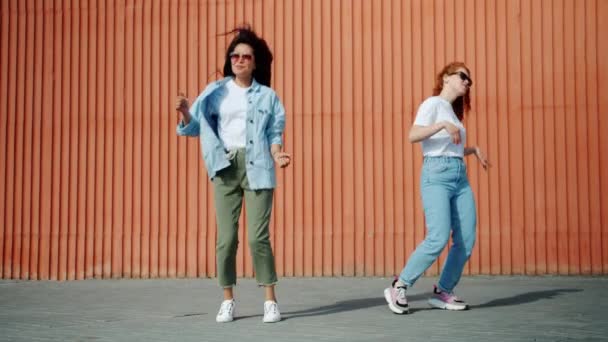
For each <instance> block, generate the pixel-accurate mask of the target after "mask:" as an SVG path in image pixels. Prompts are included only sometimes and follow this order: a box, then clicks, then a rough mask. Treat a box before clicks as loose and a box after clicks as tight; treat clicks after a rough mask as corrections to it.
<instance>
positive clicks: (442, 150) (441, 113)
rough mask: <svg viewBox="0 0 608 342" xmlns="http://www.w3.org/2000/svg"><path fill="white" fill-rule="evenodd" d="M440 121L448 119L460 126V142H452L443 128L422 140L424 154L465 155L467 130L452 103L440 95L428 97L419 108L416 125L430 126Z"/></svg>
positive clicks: (428, 155) (429, 155) (430, 155)
mask: <svg viewBox="0 0 608 342" xmlns="http://www.w3.org/2000/svg"><path fill="white" fill-rule="evenodd" d="M440 121H447V122H450V123H452V124H454V125H455V126H456V127H458V128H460V144H458V145H456V144H454V143H452V139H451V138H450V134H449V133H448V132H447V131H446V130H445V129H442V130H441V131H439V132H437V133H435V134H434V135H432V136H430V137H429V138H427V139H425V140H422V154H423V155H424V156H425V157H439V156H443V157H464V146H465V143H466V130H465V129H464V126H463V125H462V122H460V120H458V117H457V116H456V113H454V109H452V104H451V103H450V102H449V101H447V100H445V99H444V98H442V97H439V96H432V97H429V98H428V99H426V100H425V101H424V102H422V104H421V105H420V108H418V113H417V114H416V119H415V120H414V125H417V126H430V125H432V124H434V123H437V122H440Z"/></svg>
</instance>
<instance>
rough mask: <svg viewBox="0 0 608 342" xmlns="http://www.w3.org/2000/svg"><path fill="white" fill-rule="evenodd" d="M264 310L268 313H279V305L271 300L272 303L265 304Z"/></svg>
mask: <svg viewBox="0 0 608 342" xmlns="http://www.w3.org/2000/svg"><path fill="white" fill-rule="evenodd" d="M264 310H265V311H266V313H273V314H275V313H277V311H278V305H277V303H276V302H271V303H270V304H267V305H264Z"/></svg>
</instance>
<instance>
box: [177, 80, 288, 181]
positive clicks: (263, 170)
mask: <svg viewBox="0 0 608 342" xmlns="http://www.w3.org/2000/svg"><path fill="white" fill-rule="evenodd" d="M230 79H231V77H226V78H224V79H221V80H219V81H215V82H212V83H210V84H209V85H208V86H207V87H206V88H205V90H204V91H203V92H202V93H201V94H200V95H199V96H198V98H197V99H196V100H195V101H194V103H193V104H192V106H191V107H190V116H191V120H190V122H189V123H188V125H184V124H183V122H180V123H179V124H178V125H177V135H180V136H191V137H196V136H200V141H201V149H202V153H203V160H204V161H205V167H206V168H207V174H208V176H209V178H210V179H211V180H213V177H215V176H216V175H217V173H218V172H219V171H220V170H222V169H225V168H227V167H228V166H230V160H228V159H227V157H226V149H225V147H224V144H223V142H222V141H221V139H220V138H219V134H218V123H219V103H220V102H221V96H222V94H224V93H225V92H224V91H222V90H223V89H222V88H223V87H225V85H226V83H227V82H228V81H229V80H230ZM247 104H248V108H247V122H246V138H247V140H246V144H247V145H246V147H245V159H246V163H247V165H246V167H247V180H248V181H249V186H250V187H251V189H252V190H258V189H273V188H274V187H275V186H276V175H275V170H274V160H273V158H272V155H271V154H270V145H272V144H278V145H282V144H283V140H282V138H281V136H282V134H283V130H284V128H285V109H284V108H283V104H281V101H280V100H279V98H278V96H277V95H276V93H275V92H274V90H272V89H271V88H269V87H266V86H264V85H261V84H259V83H257V82H256V81H255V80H253V82H252V84H251V87H250V88H249V90H248V91H247Z"/></svg>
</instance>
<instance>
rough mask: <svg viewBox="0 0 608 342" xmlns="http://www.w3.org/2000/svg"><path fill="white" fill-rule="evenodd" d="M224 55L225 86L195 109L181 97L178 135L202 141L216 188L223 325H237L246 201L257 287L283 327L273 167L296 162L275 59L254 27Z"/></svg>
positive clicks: (272, 318) (238, 34)
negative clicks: (288, 143) (287, 140)
mask: <svg viewBox="0 0 608 342" xmlns="http://www.w3.org/2000/svg"><path fill="white" fill-rule="evenodd" d="M229 34H235V37H234V39H233V40H232V42H231V43H230V45H229V46H228V49H227V50H226V57H225V63H224V76H225V78H223V79H221V80H219V81H216V82H212V83H211V84H209V85H208V86H207V87H206V89H205V90H204V91H203V92H202V93H201V94H200V95H199V96H198V98H197V99H196V100H195V101H194V103H193V104H192V106H191V107H189V106H188V101H187V99H186V98H185V97H184V96H178V98H177V103H176V109H177V110H178V112H179V113H180V116H181V121H180V123H179V124H178V126H177V134H178V135H182V136H200V139H201V146H202V153H203V160H204V162H205V167H206V169H207V173H208V176H209V178H210V179H211V182H212V183H213V188H214V199H215V207H216V217H217V241H216V257H217V274H218V281H219V284H220V286H221V287H222V288H223V291H224V301H223V302H222V303H221V305H220V310H219V312H218V314H217V316H216V321H217V322H230V321H232V320H233V319H234V312H235V305H236V303H235V301H234V293H233V286H234V285H236V251H237V245H238V227H239V217H240V214H241V208H242V205H243V198H244V200H245V205H246V207H247V211H246V212H247V227H248V239H249V241H248V243H249V246H250V248H251V254H252V259H253V264H254V270H255V276H256V280H257V282H258V284H259V285H260V286H264V287H265V295H266V301H265V302H264V318H263V321H264V322H268V323H271V322H278V321H280V320H281V314H280V311H279V308H278V305H277V300H276V297H275V291H274V286H275V284H276V282H277V275H276V270H275V262H274V256H273V254H272V247H271V245H270V233H269V229H268V227H269V224H270V216H271V209H272V200H273V192H274V188H275V186H276V175H275V164H276V165H278V166H279V167H286V166H288V165H289V163H290V161H291V157H290V155H289V154H287V153H285V152H282V151H281V147H282V144H283V141H282V134H283V130H284V128H285V110H284V108H283V105H282V104H281V101H280V100H279V98H278V96H277V95H276V93H275V92H274V91H273V90H272V89H271V88H270V79H271V63H272V53H271V51H270V49H269V47H268V45H267V44H266V41H264V39H262V38H260V37H258V36H257V35H256V33H255V32H254V31H252V30H251V29H250V28H249V27H242V28H237V29H235V30H234V31H232V32H229Z"/></svg>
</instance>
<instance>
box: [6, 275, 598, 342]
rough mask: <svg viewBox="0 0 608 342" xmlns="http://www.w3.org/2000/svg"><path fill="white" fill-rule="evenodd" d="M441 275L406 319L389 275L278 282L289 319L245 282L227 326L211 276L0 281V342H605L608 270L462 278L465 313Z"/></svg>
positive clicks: (427, 284)
mask: <svg viewBox="0 0 608 342" xmlns="http://www.w3.org/2000/svg"><path fill="white" fill-rule="evenodd" d="M435 281H436V279H435V278H428V277H427V278H422V279H420V280H419V282H418V283H417V284H416V286H415V287H414V288H412V289H411V290H410V291H409V292H408V298H409V300H410V306H411V308H412V310H411V311H412V313H411V314H409V315H403V316H400V315H395V314H393V313H391V312H390V311H389V310H388V308H387V306H386V304H385V301H384V298H383V295H382V292H383V289H384V288H385V287H386V286H387V285H388V284H389V283H390V279H387V278H282V279H280V281H279V285H278V287H277V295H278V298H279V306H280V308H281V311H282V313H283V317H284V320H283V321H282V322H279V323H276V324H264V323H262V305H263V290H262V289H260V288H258V287H257V286H256V285H255V282H254V281H253V280H252V279H242V280H239V285H238V287H237V288H236V290H235V291H236V299H237V307H236V320H235V321H234V322H231V323H225V324H219V323H216V322H215V314H216V313H217V309H218V307H219V304H220V302H221V291H220V289H219V288H218V287H217V284H216V281H215V280H214V279H173V280H169V279H161V280H158V279H150V280H84V281H72V282H54V281H12V280H0V341H224V342H226V341H246V342H253V341H425V342H426V341H455V342H457V341H608V338H607V335H608V315H607V312H608V301H607V300H606V289H607V286H608V277H465V278H463V280H462V281H461V284H460V285H459V287H458V289H457V294H458V295H459V296H460V297H462V298H464V299H466V300H467V301H468V302H469V303H470V304H471V306H472V308H471V310H468V311H465V312H447V311H441V310H436V309H430V307H429V306H428V304H427V302H426V299H427V298H428V296H429V294H430V291H431V288H432V284H433V283H434V282H435Z"/></svg>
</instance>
